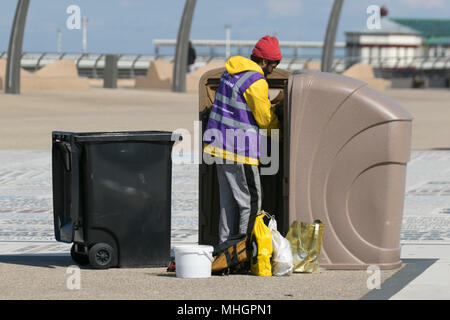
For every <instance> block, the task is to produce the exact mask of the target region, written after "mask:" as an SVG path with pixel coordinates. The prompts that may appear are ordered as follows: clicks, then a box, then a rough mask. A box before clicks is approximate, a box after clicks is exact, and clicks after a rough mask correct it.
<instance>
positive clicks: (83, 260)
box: [70, 245, 89, 266]
mask: <svg viewBox="0 0 450 320" xmlns="http://www.w3.org/2000/svg"><path fill="white" fill-rule="evenodd" d="M70 256H71V257H72V260H73V261H74V262H75V263H76V264H79V265H80V266H86V265H88V264H89V257H88V255H87V254H83V253H80V252H77V251H76V250H75V245H72V248H70Z"/></svg>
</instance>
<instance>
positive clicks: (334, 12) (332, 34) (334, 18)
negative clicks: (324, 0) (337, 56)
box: [320, 0, 344, 72]
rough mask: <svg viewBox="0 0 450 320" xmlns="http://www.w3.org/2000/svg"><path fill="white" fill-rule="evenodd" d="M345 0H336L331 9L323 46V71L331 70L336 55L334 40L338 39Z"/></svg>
mask: <svg viewBox="0 0 450 320" xmlns="http://www.w3.org/2000/svg"><path fill="white" fill-rule="evenodd" d="M343 2H344V0H334V3H333V8H332V9H331V13H330V18H329V20H328V26H327V33H326V35H325V41H324V43H323V48H322V63H321V67H320V69H321V71H322V72H331V69H332V64H333V56H334V41H335V39H336V30H337V26H338V22H339V15H340V13H341V8H342V3H343Z"/></svg>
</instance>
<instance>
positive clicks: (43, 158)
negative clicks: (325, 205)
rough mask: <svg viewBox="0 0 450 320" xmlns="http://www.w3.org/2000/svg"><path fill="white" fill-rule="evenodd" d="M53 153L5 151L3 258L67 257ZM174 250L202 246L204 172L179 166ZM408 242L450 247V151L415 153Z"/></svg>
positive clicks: (1, 157)
mask: <svg viewBox="0 0 450 320" xmlns="http://www.w3.org/2000/svg"><path fill="white" fill-rule="evenodd" d="M51 179H52V177H51V152H50V151H33V150H19V151H8V150H0V254H6V253H8V254H15V253H67V252H68V251H69V250H70V245H69V244H64V243H58V242H56V241H55V240H54V233H53V203H52V201H53V200H52V189H51V188H52V187H51ZM172 189H173V194H172V231H171V232H172V246H173V245H176V244H180V243H196V242H197V241H198V239H197V232H198V217H197V212H198V204H197V203H198V202H197V199H198V171H197V166H196V165H187V164H184V165H179V164H174V166H173V180H172ZM401 241H402V243H435V242H438V243H440V244H444V243H445V244H447V243H448V244H450V151H415V152H412V155H411V161H410V163H409V165H408V175H407V184H406V195H405V209H404V218H403V228H402V233H401Z"/></svg>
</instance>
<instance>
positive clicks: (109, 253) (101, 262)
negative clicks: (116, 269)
mask: <svg viewBox="0 0 450 320" xmlns="http://www.w3.org/2000/svg"><path fill="white" fill-rule="evenodd" d="M113 255H114V249H113V248H112V247H111V246H110V245H109V244H106V243H97V244H95V245H93V246H92V247H91V248H90V249H89V263H90V264H91V266H92V267H93V268H95V269H108V268H109V267H111V264H112V262H113Z"/></svg>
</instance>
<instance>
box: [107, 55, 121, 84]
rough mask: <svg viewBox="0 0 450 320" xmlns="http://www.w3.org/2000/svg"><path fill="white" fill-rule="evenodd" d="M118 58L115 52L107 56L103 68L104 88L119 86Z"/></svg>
mask: <svg viewBox="0 0 450 320" xmlns="http://www.w3.org/2000/svg"><path fill="white" fill-rule="evenodd" d="M118 60H119V59H118V56H117V55H115V54H107V55H106V56H105V67H104V69H103V88H112V89H115V88H117V77H118V70H117V61H118Z"/></svg>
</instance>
